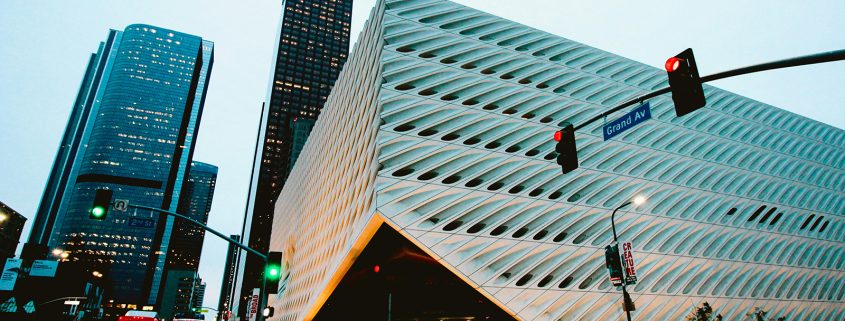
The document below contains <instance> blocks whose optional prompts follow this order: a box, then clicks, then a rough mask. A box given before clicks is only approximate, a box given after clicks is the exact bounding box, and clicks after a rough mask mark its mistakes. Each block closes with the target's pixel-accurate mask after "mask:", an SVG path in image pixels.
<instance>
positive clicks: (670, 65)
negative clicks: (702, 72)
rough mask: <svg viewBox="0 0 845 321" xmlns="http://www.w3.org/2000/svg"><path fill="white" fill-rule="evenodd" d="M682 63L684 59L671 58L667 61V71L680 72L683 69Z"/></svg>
mask: <svg viewBox="0 0 845 321" xmlns="http://www.w3.org/2000/svg"><path fill="white" fill-rule="evenodd" d="M681 61H683V59H681V58H678V57H671V58H669V59H667V60H666V71H668V72H674V71H675V70H678V68H679V67H681Z"/></svg>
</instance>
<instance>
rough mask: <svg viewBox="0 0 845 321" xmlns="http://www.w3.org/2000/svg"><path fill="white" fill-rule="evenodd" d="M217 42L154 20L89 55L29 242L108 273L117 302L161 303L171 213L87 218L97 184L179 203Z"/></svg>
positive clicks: (145, 200) (137, 198) (169, 205)
mask: <svg viewBox="0 0 845 321" xmlns="http://www.w3.org/2000/svg"><path fill="white" fill-rule="evenodd" d="M213 48H214V44H213V43H212V42H210V41H207V40H203V39H202V38H200V37H197V36H193V35H189V34H184V33H180V32H177V31H173V30H168V29H163V28H159V27H154V26H149V25H130V26H128V27H127V28H126V29H125V30H124V31H122V32H121V31H116V30H111V31H110V32H109V35H108V38H107V39H106V41H104V42H103V43H101V44H100V48H99V50H98V52H97V53H96V54H94V55H92V56H91V58H90V59H89V65H88V69H87V71H86V73H85V76H84V77H83V81H82V85H81V88H80V90H79V94H78V97H77V99H76V103H75V104H74V106H73V108H72V111H71V116H70V119H69V121H68V127H67V129H66V131H65V135H64V137H63V139H62V142H61V145H60V148H59V151H58V154H57V156H56V161H55V163H54V164H53V170H52V172H51V175H50V177H49V178H48V182H47V186H46V188H45V192H44V196H43V198H42V201H41V206H40V207H39V210H38V214H37V217H36V219H35V220H34V221H35V222H34V227H33V230H32V234H31V235H30V242H33V243H40V244H46V245H49V246H50V247H57V248H62V249H64V250H66V251H68V252H69V253H70V257H69V259H70V260H75V261H82V262H85V263H86V264H89V265H91V268H95V269H97V270H98V271H100V272H102V273H103V274H104V277H105V278H106V281H107V282H106V283H107V284H108V286H107V291H106V292H107V296H108V299H113V300H114V304H115V305H118V304H127V305H133V306H138V307H140V305H147V304H155V303H156V298H158V292H159V291H158V290H159V288H160V285H161V284H160V283H161V281H162V273H163V271H164V265H165V261H166V257H167V255H166V254H167V253H168V246H169V243H170V235H171V234H172V230H173V220H172V219H168V218H166V217H164V216H163V215H160V214H158V213H150V212H149V211H140V210H138V211H135V210H132V209H130V210H129V211H127V212H120V211H109V213H108V217H107V218H106V219H105V220H103V221H93V220H90V219H89V218H88V209H89V207H90V206H91V202H92V200H93V197H94V191H95V190H96V189H100V188H106V189H110V190H112V191H113V192H114V197H113V198H114V199H127V200H129V202H130V205H131V204H139V205H146V206H151V207H156V208H162V209H166V210H170V211H175V210H176V209H177V206H178V203H179V202H178V200H179V199H180V194H181V191H182V186H183V184H184V183H185V182H186V180H187V177H188V168H189V164H190V161H191V157H192V155H193V150H194V140H195V137H196V134H197V129H198V127H199V123H200V115H201V114H202V109H203V105H204V102H205V93H206V90H207V88H208V87H207V86H208V77H209V76H210V74H211V68H212V64H213Z"/></svg>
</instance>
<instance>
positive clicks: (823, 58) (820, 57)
mask: <svg viewBox="0 0 845 321" xmlns="http://www.w3.org/2000/svg"><path fill="white" fill-rule="evenodd" d="M839 60H845V49H840V50H834V51H827V52H821V53H816V54H810V55H806V56H799V57H794V58H787V59H782V60H776V61H771V62H766V63H761V64H756V65H751V66H747V67H741V68H736V69H731V70H727V71H723V72H719V73H715V74H712V75H707V76H703V77H701V82H702V83H705V82H709V81H714V80H719V79H724V78H729V77H733V76H739V75H745V74H750V73H755V72H760V71H766V70H773V69H781V68H789V67H797V66H803V65H812V64H820V63H825V62H832V61H839ZM670 91H671V89H670V88H669V87H664V88H660V89H658V90H655V91H652V92H650V93H647V94H645V95H642V96H639V97H636V98H633V99H631V100H628V101H626V102H624V103H622V104H620V105H619V106H616V107H613V108H611V109H608V110H607V111H605V112H603V113H601V114H599V115H597V116H595V117H593V118H590V119H589V120H587V121H585V122H583V123H581V124H580V125H578V126H575V130H579V129H581V128H584V127H586V126H587V125H589V124H592V123H593V122H595V121H597V120H600V119H602V118H604V117H607V116H608V115H610V114H613V113H615V112H617V111H619V110H621V109H622V108H625V107H628V106H631V105H633V104H636V103H638V102H642V101H644V100H646V99H650V98H654V97H657V96H660V95H662V94H665V93H668V92H670Z"/></svg>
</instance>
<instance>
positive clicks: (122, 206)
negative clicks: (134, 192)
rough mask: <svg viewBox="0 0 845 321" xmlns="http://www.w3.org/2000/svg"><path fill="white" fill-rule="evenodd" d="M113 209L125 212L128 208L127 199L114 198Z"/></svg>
mask: <svg viewBox="0 0 845 321" xmlns="http://www.w3.org/2000/svg"><path fill="white" fill-rule="evenodd" d="M112 207H114V210H115V211H119V212H126V210H127V209H128V208H129V200H114V206H112Z"/></svg>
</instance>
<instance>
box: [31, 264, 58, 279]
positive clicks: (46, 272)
mask: <svg viewBox="0 0 845 321" xmlns="http://www.w3.org/2000/svg"><path fill="white" fill-rule="evenodd" d="M58 267H59V261H54V260H35V261H32V268H31V269H29V276H44V277H48V278H52V277H54V276H56V269H58Z"/></svg>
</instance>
